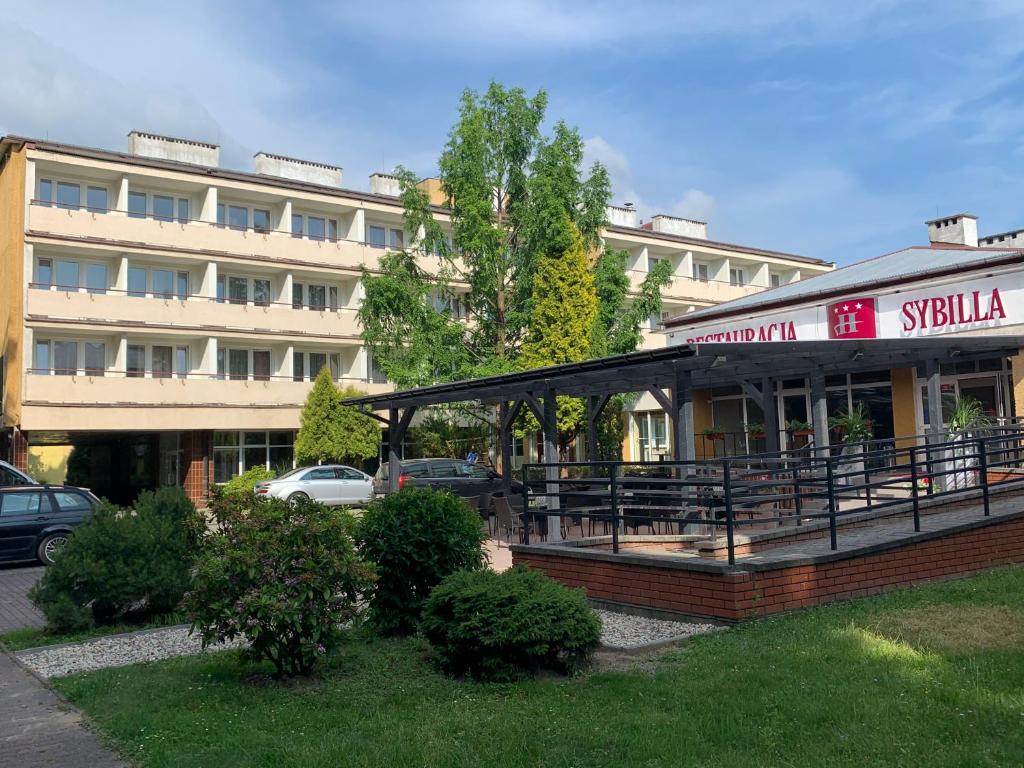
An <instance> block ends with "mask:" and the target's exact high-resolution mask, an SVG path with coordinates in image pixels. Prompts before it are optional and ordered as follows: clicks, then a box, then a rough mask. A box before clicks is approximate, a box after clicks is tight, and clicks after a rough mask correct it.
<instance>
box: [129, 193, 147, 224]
mask: <svg viewBox="0 0 1024 768" xmlns="http://www.w3.org/2000/svg"><path fill="white" fill-rule="evenodd" d="M128 215H129V216H131V217H132V218H133V219H144V218H146V193H145V192H129V193H128Z"/></svg>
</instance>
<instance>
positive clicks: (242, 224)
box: [228, 205, 249, 229]
mask: <svg viewBox="0 0 1024 768" xmlns="http://www.w3.org/2000/svg"><path fill="white" fill-rule="evenodd" d="M228 226H229V227H231V228H232V229H248V228H249V209H248V208H243V207H241V206H240V205H229V206H228Z"/></svg>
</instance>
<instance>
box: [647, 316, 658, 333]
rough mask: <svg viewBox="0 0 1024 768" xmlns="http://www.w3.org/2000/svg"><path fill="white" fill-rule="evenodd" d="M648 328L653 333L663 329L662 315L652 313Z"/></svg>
mask: <svg viewBox="0 0 1024 768" xmlns="http://www.w3.org/2000/svg"><path fill="white" fill-rule="evenodd" d="M647 327H648V328H649V329H650V330H652V331H656V330H658V328H660V327H661V313H659V312H652V313H651V314H650V315H648V317H647Z"/></svg>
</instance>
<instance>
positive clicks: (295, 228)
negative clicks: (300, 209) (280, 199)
mask: <svg viewBox="0 0 1024 768" xmlns="http://www.w3.org/2000/svg"><path fill="white" fill-rule="evenodd" d="M292 237H302V216H301V215H299V214H297V213H293V214H292Z"/></svg>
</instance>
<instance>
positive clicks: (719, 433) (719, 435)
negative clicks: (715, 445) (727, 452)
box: [701, 427, 725, 440]
mask: <svg viewBox="0 0 1024 768" xmlns="http://www.w3.org/2000/svg"><path fill="white" fill-rule="evenodd" d="M701 434H703V435H704V437H706V438H708V439H709V440H725V432H724V431H723V430H722V429H719V428H718V427H707V428H706V429H704V430H703V431H702V432H701Z"/></svg>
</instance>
